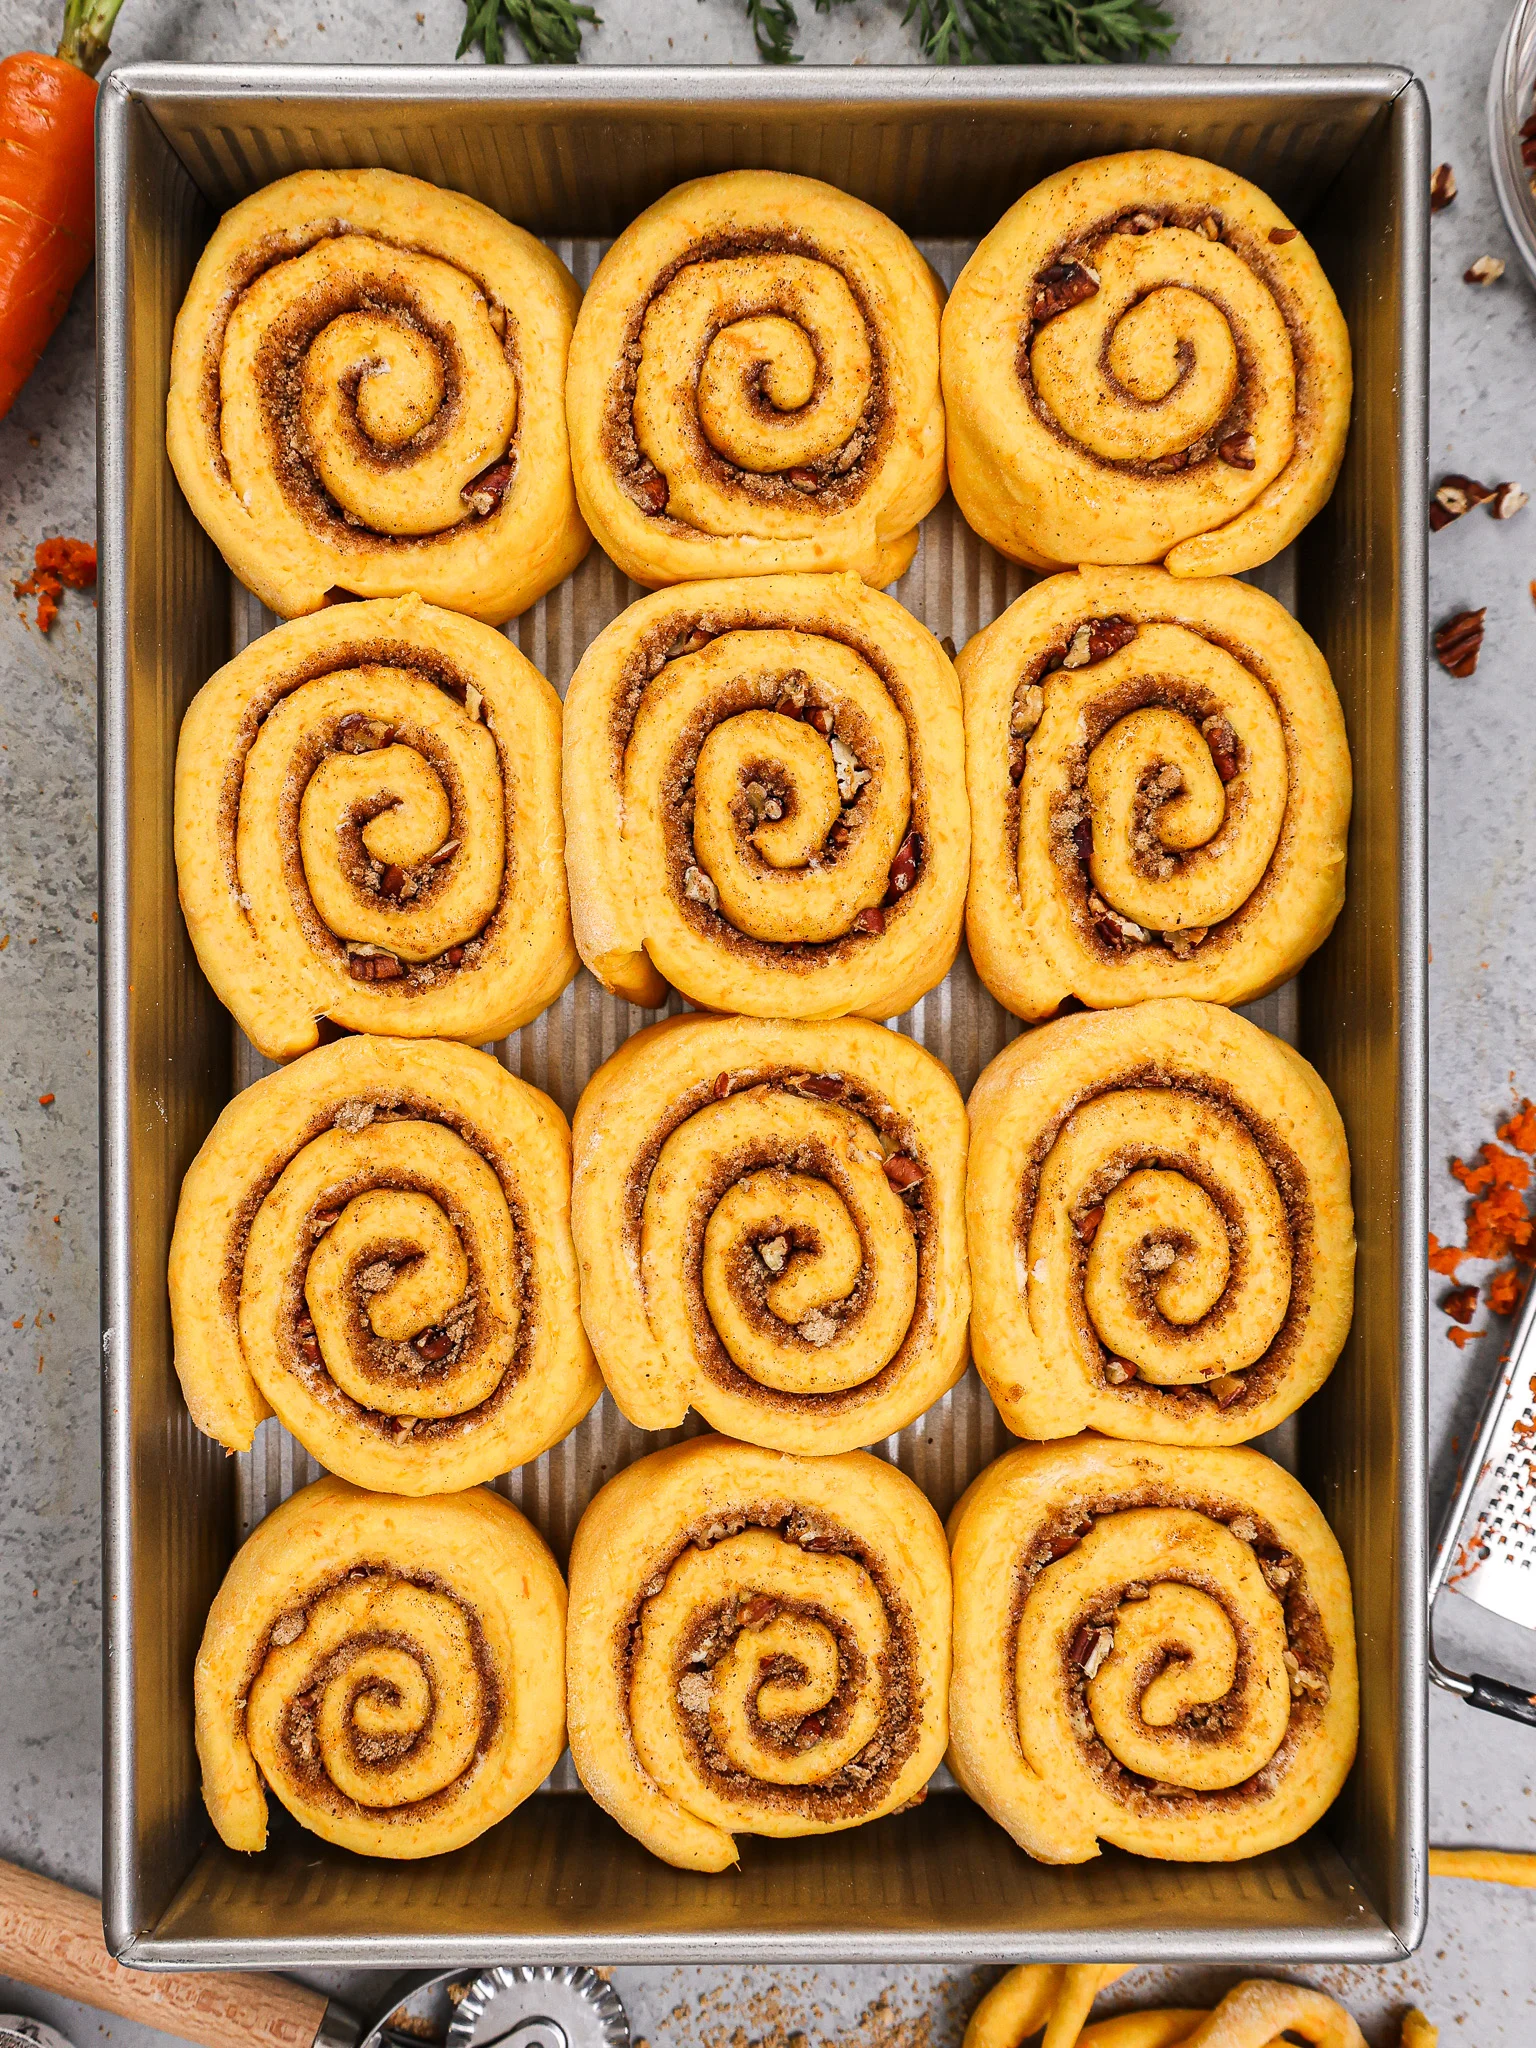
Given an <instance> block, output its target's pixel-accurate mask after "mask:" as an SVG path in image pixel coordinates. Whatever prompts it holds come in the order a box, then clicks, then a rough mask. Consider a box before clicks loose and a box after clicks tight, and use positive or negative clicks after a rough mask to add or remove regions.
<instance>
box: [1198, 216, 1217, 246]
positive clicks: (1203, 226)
mask: <svg viewBox="0 0 1536 2048" xmlns="http://www.w3.org/2000/svg"><path fill="white" fill-rule="evenodd" d="M1200 233H1201V234H1202V235H1204V237H1205V239H1206V240H1207V241H1208V242H1219V241H1220V240H1221V216H1220V214H1217V213H1208V214H1207V215H1206V216H1205V219H1204V220H1203V221H1201V223H1200Z"/></svg>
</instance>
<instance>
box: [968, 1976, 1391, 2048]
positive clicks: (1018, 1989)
mask: <svg viewBox="0 0 1536 2048" xmlns="http://www.w3.org/2000/svg"><path fill="white" fill-rule="evenodd" d="M1125 1974H1126V1971H1125V1970H1124V1969H1123V1968H1119V1969H1117V1968H1113V1967H1102V1968H1101V1967H1099V1966H1098V1965H1096V1964H1092V1963H1087V1964H1078V1965H1073V1966H1072V1967H1070V1968H1067V1969H1063V1968H1061V1967H1059V1966H1058V1965H1053V1964H1051V1963H1026V1964H1025V1965H1024V1967H1023V1968H1022V1969H1018V1970H1010V1971H1009V1972H1008V1974H1007V1975H1006V1976H1005V1977H1002V1978H999V1980H998V1982H997V1983H996V1984H994V1985H993V1987H992V1989H991V1990H990V1991H989V1992H988V1993H987V1995H986V1997H985V1998H984V1999H983V2000H982V2001H981V2003H980V2005H978V2006H977V2008H976V2010H975V2011H974V2012H973V2013H972V2014H971V2017H970V2022H969V2024H968V2025H967V2027H966V2030H965V2041H964V2044H963V2048H1023V2044H1024V2043H1025V2042H1026V2041H1027V2040H1029V2039H1030V2038H1031V2037H1032V2036H1033V2035H1035V2034H1038V2033H1041V2029H1042V2027H1043V2028H1044V2032H1043V2034H1041V2039H1040V2048H1280V2044H1281V2042H1282V2041H1284V2040H1287V2039H1290V2038H1292V2037H1294V2038H1295V2039H1297V2040H1300V2041H1306V2042H1309V2043H1311V2044H1312V2048H1365V2041H1364V2037H1363V2036H1362V2034H1361V2032H1360V2029H1359V2028H1358V2027H1357V2026H1356V2025H1355V2022H1354V2020H1353V2019H1351V2017H1350V2015H1349V2014H1348V2013H1347V2012H1346V2011H1345V2010H1344V2008H1343V2006H1342V2005H1339V2004H1337V2003H1336V2002H1335V2001H1334V2000H1333V1999H1331V1998H1329V1997H1327V1996H1326V1995H1325V1994H1324V1993H1323V1992H1321V1991H1312V1990H1309V1989H1308V1988H1307V1986H1306V1985H1304V1984H1283V1983H1280V1982H1278V1981H1277V1980H1276V1979H1274V1978H1268V1977H1250V1978H1249V1979H1248V1980H1247V1981H1246V1982H1245V1983H1242V1984H1234V1985H1233V1987H1232V1989H1231V1990H1230V1991H1229V1992H1228V1993H1227V1994H1226V1996H1225V1997H1224V1998H1223V1999H1222V2001H1221V2003H1220V2004H1219V2005H1218V2006H1217V2007H1216V2009H1215V2011H1214V2012H1211V2011H1201V2010H1199V2009H1196V2010H1189V2009H1180V2008H1178V2007H1169V2006H1164V2007H1162V2008H1160V2009H1157V2010H1154V2011H1151V2012H1125V2013H1117V2014H1116V2015H1115V2016H1114V2017H1113V2018H1112V2019H1105V2020H1098V2021H1096V2022H1095V2023H1094V2024H1093V2025H1092V2026H1087V2025H1085V2024H1084V2023H1085V2021H1086V2019H1087V2016H1088V2012H1089V2008H1090V2007H1091V2006H1092V2004H1093V1999H1094V1995H1095V1993H1096V1992H1097V1991H1099V1990H1100V1989H1102V1988H1103V1986H1104V1985H1106V1984H1108V1983H1111V1982H1113V1980H1114V1979H1115V1978H1117V1977H1123V1976H1124V1975H1125Z"/></svg>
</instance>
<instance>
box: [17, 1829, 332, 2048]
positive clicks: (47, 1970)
mask: <svg viewBox="0 0 1536 2048" xmlns="http://www.w3.org/2000/svg"><path fill="white" fill-rule="evenodd" d="M0 1975H3V1976H6V1977H14V1978H16V1979H17V1980H18V1981H19V1982H20V1983H23V1984H35V1985H36V1986H37V1987H38V1989H39V1990H42V1991H56V1992H58V1994H59V1995H60V1996H61V1997H63V1998H73V1999H77V2000H78V2001H79V2002H80V2003H81V2004H82V2005H94V2006H99V2007H100V2009H101V2010H102V2011H103V2012H115V2013H117V2014H119V2015H120V2016H121V2017H122V2018H123V2019H125V2020H137V2021H138V2022H139V2024H140V2025H141V2026H145V2027H158V2028H159V2030H160V2032H161V2033H162V2034H177V2035H179V2036H180V2037H181V2039H182V2040H183V2041H200V2042H202V2043H203V2044H204V2048H314V2043H315V2041H316V2039H317V2037H318V2036H319V2034H320V2032H321V2027H322V2022H325V2021H326V2018H327V2014H329V2015H330V2020H329V2024H328V2025H327V2026H326V2028H325V2032H326V2035H327V2041H328V2042H336V2043H338V2044H339V2042H340V2041H341V2040H344V2039H350V2040H352V2041H355V2040H356V2038H357V2033H358V2028H357V2022H356V2020H355V2019H354V2018H353V2016H352V2015H351V2014H350V2013H344V2012H343V2011H342V2009H340V2008H338V2007H336V2006H335V2005H333V2004H332V2003H331V2002H330V2001H329V2000H328V1999H327V1998H326V1997H325V1994H324V1993H323V1992H320V1991H311V1990H310V1989H309V1987H308V1986H307V1985H304V1984H295V1983H293V1982H292V1981H291V1980H290V1979H289V1978H287V1977H272V1976H267V1975H264V1974H260V1973H258V1972H256V1971H247V1970H197V1971H186V1972H180V1971H156V1972H150V1971H146V1970H127V1969H124V1967H123V1965H122V1964H121V1963H117V1962H114V1961H113V1960H112V1958H111V1956H109V1955H108V1954H107V1945H106V1942H105V1941H104V1939H103V1938H102V1931H101V1905H100V1903H99V1901H98V1900H96V1899H93V1898H89V1897H87V1896H86V1894H85V1893H84V1892H75V1891H71V1890H70V1889H69V1887H68V1886H67V1885H62V1884H55V1883H54V1882H53V1880H52V1879H51V1878H47V1877H37V1876H35V1875H34V1874H33V1873H32V1872H31V1871H30V1870H18V1869H17V1868H16V1866H15V1864H14V1863H5V1862H0Z"/></svg>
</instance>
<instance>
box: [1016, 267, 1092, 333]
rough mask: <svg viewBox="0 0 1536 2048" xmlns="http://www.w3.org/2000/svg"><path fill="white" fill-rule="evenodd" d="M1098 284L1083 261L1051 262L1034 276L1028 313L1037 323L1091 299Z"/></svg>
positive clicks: (1052, 318) (1042, 322)
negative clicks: (1033, 294)
mask: <svg viewBox="0 0 1536 2048" xmlns="http://www.w3.org/2000/svg"><path fill="white" fill-rule="evenodd" d="M1098 288H1099V276H1098V272H1097V271H1095V270H1090V269H1089V267H1088V265H1087V264H1086V263H1052V264H1049V265H1048V266H1047V267H1046V268H1045V269H1044V270H1042V271H1041V272H1040V274H1039V276H1038V277H1037V278H1036V279H1035V297H1034V303H1033V304H1032V306H1031V307H1030V313H1031V316H1032V317H1033V318H1034V319H1035V320H1036V321H1037V322H1038V323H1040V324H1042V325H1043V324H1044V322H1045V321H1047V320H1054V319H1055V318H1056V315H1057V314H1058V313H1065V312H1066V311H1067V309H1068V308H1069V307H1071V306H1080V305H1081V304H1082V303H1083V301H1084V299H1091V298H1092V297H1093V295H1094V293H1095V292H1096V291H1097V290H1098Z"/></svg>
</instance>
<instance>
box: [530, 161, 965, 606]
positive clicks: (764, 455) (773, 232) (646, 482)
mask: <svg viewBox="0 0 1536 2048" xmlns="http://www.w3.org/2000/svg"><path fill="white" fill-rule="evenodd" d="M942 302H943V290H942V287H941V286H940V284H939V281H938V279H937V278H936V277H935V276H934V274H933V272H932V271H931V270H930V269H929V267H928V265H927V264H926V263H925V262H924V261H923V259H922V257H921V256H919V255H918V253H917V250H916V249H915V248H914V247H913V245H912V243H911V242H910V241H909V240H908V239H907V237H906V236H905V235H904V234H903V233H902V232H901V230H900V229H899V228H898V227H896V226H895V225H894V224H893V223H892V222H891V221H889V220H887V219H886V217H885V215H884V214H882V213H877V212H876V211H875V209H874V207H872V206H866V205H865V203H864V202H863V200H861V199H852V198H850V197H849V196H848V194H847V193H846V192H839V191H837V190H836V189H835V188H834V187H832V186H831V185H824V184H822V183H821V182H820V181H819V180H818V179H816V178H800V177H793V176H790V175H789V174H787V173H785V172H782V171H728V172H726V173H724V174H723V175H722V176H719V177H714V178H697V179H695V180H694V181H693V182H692V183H691V184H687V185H680V186H678V188H677V189H676V191H674V192H669V193H668V194H667V196H666V197H665V198H664V199H659V200H658V201H657V202H656V204H655V205H654V206H650V207H647V209H646V211H645V212H644V213H642V214H641V216H640V218H639V219H638V220H636V221H634V222H632V223H631V224H630V226H629V227H627V228H626V229H625V231H624V233H623V234H622V235H620V237H619V239H618V240H617V242H615V243H614V245H613V247H612V248H611V249H610V250H609V252H608V254H607V255H606V256H605V257H604V258H603V260H602V262H601V263H600V264H599V265H598V269H597V275H596V276H595V277H594V278H593V280H592V282H591V284H590V286H589V287H588V289H587V293H586V297H585V298H584V299H583V300H582V305H581V313H580V316H579V317H578V319H577V322H576V332H575V336H574V338H573V340H572V342H571V370H570V378H569V381H568V383H567V385H566V405H567V410H568V413H569V417H570V427H571V457H572V461H573V463H574V465H575V471H576V491H577V495H578V497H579V498H580V500H581V508H582V511H583V513H584V514H585V516H586V519H587V522H588V524H589V525H590V526H591V528H592V531H593V533H594V534H595V535H596V536H597V539H598V541H599V543H600V544H601V545H602V547H603V548H604V549H605V550H606V551H607V553H608V554H609V555H611V556H612V558H613V560H614V561H615V562H617V563H618V565H619V567H620V568H621V569H622V570H623V571H624V573H625V574H626V575H627V576H632V577H633V578H634V579H635V581H636V582H637V583H644V584H647V585H649V586H650V587H652V588H655V587H656V586H658V585H661V584H665V583H683V582H687V581H690V580H692V579H694V578H697V577H704V576H734V575H752V576H760V575H765V574H768V573H770V572H774V571H778V570H799V569H813V570H829V569H852V570H854V571H855V572H856V573H857V574H858V575H860V576H862V577H863V578H864V579H865V581H866V582H868V583H874V584H885V583H890V582H892V581H893V580H894V579H895V578H896V577H897V576H899V575H900V574H901V572H902V571H903V569H905V568H906V566H907V564H908V563H909V562H910V561H911V559H912V555H913V552H914V550H915V548H916V546H917V526H918V522H919V521H920V520H921V519H922V518H923V517H924V516H925V515H926V514H927V513H929V512H931V511H932V509H933V507H934V506H935V505H936V504H937V503H938V501H939V498H940V496H941V495H942V493H943V490H944V408H943V404H942V402H941V400H940V397H939V308H940V306H941V304H942Z"/></svg>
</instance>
